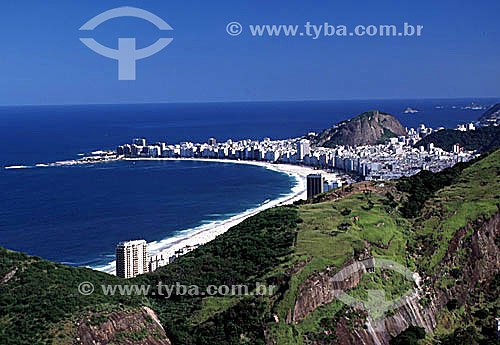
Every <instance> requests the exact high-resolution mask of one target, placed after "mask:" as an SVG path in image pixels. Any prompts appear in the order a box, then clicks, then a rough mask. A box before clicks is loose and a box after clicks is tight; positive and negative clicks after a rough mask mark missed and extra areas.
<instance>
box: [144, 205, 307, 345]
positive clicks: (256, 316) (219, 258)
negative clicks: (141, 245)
mask: <svg viewBox="0 0 500 345" xmlns="http://www.w3.org/2000/svg"><path fill="white" fill-rule="evenodd" d="M299 222H300V219H299V217H298V214H297V208H296V207H281V208H275V209H271V210H267V211H264V212H262V213H260V214H259V215H257V216H254V217H251V218H249V219H247V220H245V221H244V222H242V223H240V224H239V225H237V226H235V227H233V228H232V230H231V231H229V232H227V233H225V234H223V235H221V236H219V237H218V238H217V239H215V240H214V241H212V242H210V243H209V244H207V245H205V246H202V247H200V248H199V249H198V250H196V251H193V252H191V253H189V254H188V255H185V256H183V257H181V258H180V259H178V260H176V261H175V262H174V263H172V264H171V265H168V266H167V267H165V268H163V269H159V270H157V271H156V272H154V273H153V274H148V275H145V276H144V277H142V278H141V279H142V280H143V281H144V282H147V283H148V284H152V285H155V284H157V282H158V281H161V282H162V283H163V284H167V285H168V284H175V283H176V282H180V283H181V284H184V285H197V286H199V287H200V290H204V289H206V287H207V286H208V285H237V284H243V283H245V284H246V285H249V286H255V284H256V283H257V282H258V281H261V282H262V283H263V284H269V285H279V284H280V283H282V282H281V278H280V276H273V275H267V276H266V274H267V273H269V272H270V271H271V270H272V269H273V268H274V267H275V266H277V265H280V264H281V263H282V262H285V261H286V260H287V256H288V255H290V254H291V253H292V246H293V242H294V239H295V231H296V230H295V229H296V227H297V224H298V223H299ZM264 277H265V278H267V279H264ZM209 299H210V301H211V302H210V303H209V304H208V305H207V303H203V301H202V298H201V297H196V298H193V297H189V296H175V295H174V296H173V297H171V298H170V299H168V300H166V299H165V298H162V297H158V296H156V297H155V296H153V301H154V303H155V309H156V310H157V311H158V312H159V316H160V319H161V320H162V322H163V324H164V325H165V326H166V330H167V334H168V336H169V338H170V339H171V340H172V341H173V342H174V343H175V344H220V345H224V344H227V345H229V344H236V343H239V341H240V337H241V336H242V335H243V337H248V339H251V341H250V343H252V344H261V343H262V344H264V343H263V341H264V332H263V329H262V327H261V323H262V322H264V321H265V320H266V319H267V318H270V315H268V312H269V304H268V303H265V301H266V299H267V300H268V299H269V297H262V296H236V297H222V296H220V297H210V298H209ZM228 300H229V301H228ZM214 305H215V306H214ZM220 305H222V306H220ZM200 308H204V309H203V310H200ZM192 317H193V319H192ZM200 317H201V319H200ZM186 320H189V321H188V322H186Z"/></svg>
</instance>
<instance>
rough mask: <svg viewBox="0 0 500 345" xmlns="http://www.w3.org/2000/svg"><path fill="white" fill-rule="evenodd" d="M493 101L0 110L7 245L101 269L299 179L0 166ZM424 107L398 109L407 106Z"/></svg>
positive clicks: (0, 229)
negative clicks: (129, 248)
mask: <svg viewBox="0 0 500 345" xmlns="http://www.w3.org/2000/svg"><path fill="white" fill-rule="evenodd" d="M472 102H476V103H479V104H482V105H488V104H492V103H494V102H495V100H490V99H480V100H474V99H453V100H397V101H396V100H391V101H380V100H377V101H304V102H255V103H209V104H141V105H67V106H19V107H0V152H1V153H0V193H1V198H0V246H3V247H6V248H9V249H12V250H17V251H22V252H26V253H29V254H32V255H37V256H41V257H43V258H46V259H49V260H53V261H57V262H63V263H67V264H70V265H74V266H91V267H102V266H104V265H105V264H107V263H109V262H110V261H112V260H113V259H114V247H115V245H116V243H117V242H119V241H123V240H129V239H137V238H144V239H146V240H147V241H160V240H163V239H166V238H169V237H172V236H175V235H178V234H179V232H181V231H185V232H186V231H190V229H191V230H192V229H195V228H199V227H201V226H210V224H215V223H216V222H220V221H222V220H224V219H227V218H229V217H232V216H234V215H236V214H239V213H242V212H244V211H246V210H249V209H253V208H256V207H258V206H260V205H262V204H263V203H265V202H266V201H269V200H274V199H277V198H279V197H282V196H283V195H286V194H288V193H289V192H290V189H291V188H292V187H293V185H294V183H295V180H294V179H293V178H292V177H291V176H288V175H285V174H281V173H278V172H275V171H270V170H266V169H265V168H262V167H257V166H250V165H238V164H229V163H216V162H194V161H167V162H165V161H136V162H125V161H119V162H108V163H102V164H92V165H81V166H68V167H47V168H29V169H9V170H6V169H4V167H5V166H12V165H18V166H33V165H35V164H37V163H51V162H55V161H60V160H68V159H76V158H78V157H79V156H78V154H80V153H88V152H92V151H94V150H99V149H113V148H115V147H116V146H117V145H119V144H123V143H127V142H130V140H131V139H132V138H134V137H145V138H147V139H148V141H150V142H156V141H166V142H167V143H169V144H173V143H179V142H181V141H194V142H205V141H206V140H207V139H208V138H210V137H215V138H216V139H217V140H218V141H225V140H227V139H233V140H239V139H246V138H251V139H262V138H264V137H270V138H272V139H282V138H289V137H299V136H301V135H304V134H306V133H308V132H309V131H319V130H321V129H324V128H327V127H330V126H332V125H334V124H335V123H337V122H339V121H342V120H345V119H347V118H350V117H352V116H354V115H357V114H359V113H362V112H364V111H367V110H372V109H379V110H381V111H384V112H388V113H391V114H393V115H395V116H396V117H397V118H398V119H399V120H400V121H401V122H402V124H403V125H404V126H408V127H416V126H418V125H419V124H420V123H425V124H426V125H427V126H429V127H439V126H444V127H452V128H453V127H455V126H456V125H457V124H459V123H464V122H468V121H474V120H476V119H477V118H478V117H479V116H480V115H481V114H482V112H481V111H474V110H470V109H462V108H463V107H465V106H468V105H471V103H472ZM407 107H411V108H414V109H418V110H419V112H418V113H415V114H403V111H404V109H406V108H407Z"/></svg>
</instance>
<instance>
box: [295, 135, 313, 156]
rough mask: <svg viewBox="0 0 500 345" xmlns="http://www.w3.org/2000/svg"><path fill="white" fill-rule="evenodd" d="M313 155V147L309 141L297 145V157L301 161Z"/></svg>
mask: <svg viewBox="0 0 500 345" xmlns="http://www.w3.org/2000/svg"><path fill="white" fill-rule="evenodd" d="M310 153H311V147H310V144H309V140H307V139H302V140H301V141H299V142H298V143H297V155H298V157H297V158H298V159H299V160H303V159H304V157H305V156H306V155H308V154H310Z"/></svg>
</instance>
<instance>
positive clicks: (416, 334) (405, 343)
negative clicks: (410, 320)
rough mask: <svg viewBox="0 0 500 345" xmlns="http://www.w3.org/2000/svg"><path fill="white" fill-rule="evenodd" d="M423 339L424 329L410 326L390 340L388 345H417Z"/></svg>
mask: <svg viewBox="0 0 500 345" xmlns="http://www.w3.org/2000/svg"><path fill="white" fill-rule="evenodd" d="M421 339H425V329H423V328H422V327H417V326H410V327H408V328H407V329H406V331H404V332H403V333H401V334H399V335H398V336H397V337H395V338H393V339H391V341H390V343H389V344H390V345H418V344H419V340H421Z"/></svg>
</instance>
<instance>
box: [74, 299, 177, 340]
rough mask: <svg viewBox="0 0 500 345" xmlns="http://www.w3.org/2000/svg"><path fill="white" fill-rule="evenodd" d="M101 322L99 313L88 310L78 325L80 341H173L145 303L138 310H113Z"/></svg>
mask: <svg viewBox="0 0 500 345" xmlns="http://www.w3.org/2000/svg"><path fill="white" fill-rule="evenodd" d="M105 318H106V319H107V321H104V322H100V321H101V320H100V317H99V315H96V314H91V315H89V317H88V318H85V319H84V320H82V322H81V323H80V325H79V326H78V329H77V335H78V340H79V343H80V344H82V345H105V344H124V345H172V343H171V342H170V340H168V338H167V336H166V334H165V330H164V329H163V326H162V325H161V323H160V321H159V320H158V318H157V317H156V314H155V313H154V312H153V311H152V310H151V309H150V308H148V307H142V308H141V309H140V310H129V311H123V312H116V313H113V314H111V315H107V316H106V317H105Z"/></svg>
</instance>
